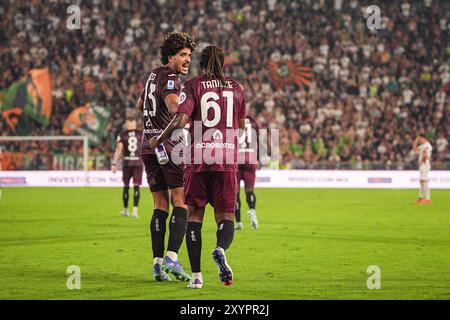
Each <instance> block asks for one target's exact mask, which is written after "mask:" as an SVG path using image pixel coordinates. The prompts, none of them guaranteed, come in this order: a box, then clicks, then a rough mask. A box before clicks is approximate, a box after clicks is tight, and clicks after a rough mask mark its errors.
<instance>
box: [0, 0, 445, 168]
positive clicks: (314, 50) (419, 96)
mask: <svg viewBox="0 0 450 320" xmlns="http://www.w3.org/2000/svg"><path fill="white" fill-rule="evenodd" d="M80 3H81V5H80V7H81V14H82V20H81V30H73V31H71V30H68V29H66V19H67V17H68V16H67V14H66V9H67V7H68V6H69V5H70V4H71V3H69V1H51V2H47V1H40V0H36V1H32V2H31V3H30V2H29V1H23V0H22V1H2V6H1V8H0V10H1V16H2V20H1V21H0V27H1V28H0V30H1V31H0V61H1V65H0V74H2V77H1V78H0V88H2V89H4V88H7V87H9V86H10V85H11V84H12V83H13V82H14V81H16V80H18V79H19V78H20V77H22V76H23V75H24V74H26V72H27V71H28V70H30V69H31V68H36V67H44V66H48V67H49V68H50V70H51V74H52V81H53V114H52V117H51V121H50V125H49V126H48V127H46V128H42V127H40V126H37V125H36V127H34V128H33V134H34V135H59V134H61V133H62V126H63V123H64V120H65V119H66V118H67V116H68V115H69V113H70V112H71V111H72V110H73V109H74V108H76V107H79V106H80V105H83V104H84V103H85V102H87V101H89V100H90V99H95V101H96V102H97V103H98V104H100V105H103V106H106V105H107V106H110V107H111V108H112V109H113V112H112V117H111V120H110V125H109V126H108V129H107V132H106V134H105V136H104V138H103V141H101V143H100V144H99V146H98V147H96V148H95V149H93V150H92V151H91V154H94V155H103V156H104V157H105V159H108V160H109V159H110V158H111V156H112V152H113V150H114V139H115V136H116V135H117V134H118V132H119V131H120V129H121V123H122V121H123V119H124V117H125V113H126V110H128V109H132V108H134V104H135V101H136V99H137V97H138V95H139V93H140V89H141V88H142V86H143V82H144V81H145V78H146V76H147V73H148V72H149V71H150V70H151V69H152V68H155V67H156V66H158V65H159V64H160V61H159V54H158V46H159V40H160V39H161V38H162V36H163V35H164V33H166V32H169V31H186V32H190V33H191V34H193V35H194V36H195V37H196V38H197V39H198V41H199V48H198V51H200V50H201V49H202V47H203V46H205V45H206V44H208V43H214V44H217V45H219V46H221V47H223V48H224V50H225V51H226V52H227V53H228V56H227V64H228V65H227V73H228V74H230V75H231V76H233V77H235V78H237V79H238V80H239V81H241V82H242V84H243V85H244V87H245V90H246V94H247V102H248V104H247V105H248V109H251V110H252V112H253V113H254V114H255V116H256V118H257V120H258V121H259V122H260V125H261V127H262V128H279V129H280V139H281V140H280V149H281V152H282V155H281V159H280V164H279V166H280V168H286V169H288V168H293V169H300V168H308V169H312V168H328V167H329V168H353V169H369V168H373V169H383V168H390V169H408V168H413V167H414V166H415V165H416V159H415V158H414V157H413V155H411V154H410V152H411V146H412V142H413V140H414V138H415V135H416V133H417V132H418V131H419V130H424V131H425V132H426V133H427V136H428V138H429V139H430V140H431V142H432V144H433V146H434V147H435V150H436V152H435V153H433V160H434V162H435V165H437V166H439V167H441V168H442V169H444V168H447V169H450V168H449V163H450V156H449V148H448V137H449V130H450V125H449V119H448V114H449V111H450V66H449V64H448V61H449V58H450V43H449V39H450V37H449V30H450V10H449V6H450V3H449V2H445V1H430V0H415V1H412V0H405V1H402V2H397V1H384V2H382V3H380V4H379V6H380V8H381V15H382V27H383V28H382V29H380V30H369V29H368V28H367V27H366V21H365V8H366V6H367V5H369V4H371V3H370V1H356V0H350V1H343V0H324V1H312V0H305V1H302V2H298V1H288V0H267V1H247V0H238V1H227V0H212V1H205V0H196V1H174V0H159V1H145V0H135V1H131V0H125V1H119V0H113V1H89V2H88V1H80ZM286 61H292V62H293V63H296V64H298V65H300V66H304V67H310V68H311V69H312V73H313V75H312V81H311V83H310V84H309V85H308V86H303V85H300V84H299V83H298V82H288V83H284V84H282V85H280V84H279V83H277V82H276V81H275V80H274V77H275V75H274V73H273V72H272V71H271V70H272V69H270V68H269V67H268V66H269V63H271V62H274V63H276V64H278V65H279V66H280V68H279V69H278V71H277V74H278V76H279V77H289V76H290V75H292V71H293V70H289V69H286V66H285V65H283V63H284V62H286ZM197 65H198V58H196V56H194V57H193V61H192V66H191V68H192V69H191V73H190V75H189V76H194V75H196V74H198V68H197ZM302 72H303V71H302ZM305 72H306V71H305ZM88 80H89V81H93V82H92V83H91V85H89V86H86V82H87V81H88ZM0 130H1V134H2V135H12V134H13V132H12V131H11V130H10V129H9V127H8V125H7V124H6V122H5V121H4V119H3V118H2V122H1V123H0ZM5 148H6V149H9V148H12V147H9V146H6V147H5ZM14 148H15V147H14ZM4 151H5V150H4ZM21 151H23V152H25V151H24V150H21ZM66 151H67V150H66ZM66 151H64V152H66ZM44 152H46V150H42V151H41V154H40V155H39V156H38V157H37V158H35V159H34V160H33V161H34V162H33V163H34V164H33V166H34V167H35V168H48V166H50V167H51V166H52V165H53V164H54V163H57V162H55V160H53V161H51V157H47V156H46V155H45V154H44ZM48 152H49V153H51V152H53V149H49V150H48ZM101 163H102V164H101V165H100V166H99V167H96V166H94V168H107V167H109V163H108V161H104V162H101Z"/></svg>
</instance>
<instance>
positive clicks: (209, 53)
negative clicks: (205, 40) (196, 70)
mask: <svg viewBox="0 0 450 320" xmlns="http://www.w3.org/2000/svg"><path fill="white" fill-rule="evenodd" d="M223 62H224V56H223V50H222V49H221V48H219V47H217V46H214V45H212V46H207V47H206V48H205V49H203V50H202V53H201V55H200V68H201V69H202V70H206V76H207V77H208V78H215V79H218V80H220V82H221V83H222V85H225V84H226V82H225V74H224V72H223Z"/></svg>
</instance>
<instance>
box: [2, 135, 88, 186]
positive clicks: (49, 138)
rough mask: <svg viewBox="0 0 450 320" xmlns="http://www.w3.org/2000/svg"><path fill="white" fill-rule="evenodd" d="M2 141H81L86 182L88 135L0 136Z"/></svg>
mask: <svg viewBox="0 0 450 320" xmlns="http://www.w3.org/2000/svg"><path fill="white" fill-rule="evenodd" d="M2 141H19V142H20V141H83V171H84V174H85V184H86V185H87V183H88V179H87V178H88V159H89V140H88V136H0V142H2Z"/></svg>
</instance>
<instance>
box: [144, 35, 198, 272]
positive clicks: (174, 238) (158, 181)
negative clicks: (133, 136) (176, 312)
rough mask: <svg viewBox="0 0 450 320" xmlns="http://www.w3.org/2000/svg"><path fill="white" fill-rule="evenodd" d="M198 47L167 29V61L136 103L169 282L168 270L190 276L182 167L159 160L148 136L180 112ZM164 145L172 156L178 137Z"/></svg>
mask: <svg viewBox="0 0 450 320" xmlns="http://www.w3.org/2000/svg"><path fill="white" fill-rule="evenodd" d="M194 50H195V42H194V39H193V38H192V36H191V35H189V34H187V33H180V32H172V33H169V34H167V35H166V37H165V38H164V39H163V40H162V42H161V45H160V51H161V61H162V63H163V66H161V67H159V68H156V69H155V70H153V71H152V72H151V73H150V75H149V76H148V78H147V81H146V84H145V87H144V89H143V90H142V93H141V97H140V98H139V100H138V103H137V105H136V108H137V110H139V111H140V112H142V114H143V117H144V139H143V143H142V160H143V162H144V166H145V171H146V173H147V181H148V185H149V187H150V191H151V192H152V196H153V208H154V211H153V216H152V219H151V222H150V233H151V240H152V249H153V277H154V278H155V280H157V281H170V277H169V275H168V273H171V274H173V275H174V276H175V277H176V278H177V279H179V280H182V281H189V280H190V279H191V277H190V276H189V275H188V274H187V273H185V272H184V271H183V268H182V266H181V263H180V262H179V260H178V250H179V249H180V247H181V244H182V242H183V239H184V235H185V233H186V223H187V210H186V205H185V204H184V188H183V167H182V166H180V165H177V164H175V163H174V162H173V161H171V160H169V162H168V163H165V164H160V163H159V162H158V158H157V155H156V154H155V151H154V148H150V145H149V142H148V140H149V139H150V138H152V137H156V136H158V135H159V134H161V132H162V131H163V130H164V129H165V128H166V127H167V125H168V124H169V123H170V121H172V119H173V117H174V114H175V113H176V112H177V109H178V103H179V95H180V92H181V87H182V85H181V80H180V78H179V75H180V74H183V75H186V74H187V73H188V71H189V65H190V61H191V54H192V52H193V51H194ZM164 147H165V149H166V151H167V153H168V155H169V158H170V153H171V152H172V148H173V147H174V142H173V141H169V140H168V141H166V142H164ZM169 192H170V194H169ZM169 199H171V201H172V205H173V211H172V216H171V217H170V219H169V241H168V245H167V253H166V255H165V257H164V250H165V248H164V241H165V233H166V221H167V218H168V215H169ZM163 257H164V259H163Z"/></svg>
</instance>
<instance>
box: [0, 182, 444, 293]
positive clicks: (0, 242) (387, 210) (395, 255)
mask: <svg viewBox="0 0 450 320" xmlns="http://www.w3.org/2000/svg"><path fill="white" fill-rule="evenodd" d="M141 190H142V192H141V205H140V219H138V220H133V219H131V218H124V217H121V216H120V215H119V210H120V208H121V189H119V188H3V190H2V199H1V200H0V230H1V233H0V299H193V300H194V299H218V300H222V299H287V300H291V299H449V298H450V191H448V190H432V199H433V203H432V204H431V205H416V204H415V203H414V200H415V198H416V196H417V190H337V189H335V190H330V189H259V190H256V195H257V213H258V217H259V220H260V229H258V230H256V231H255V230H252V228H251V227H250V223H249V221H248V218H247V216H246V214H245V212H246V210H247V205H246V203H245V198H244V196H243V194H242V193H241V197H242V201H243V222H244V225H245V228H244V229H243V230H240V231H236V233H235V238H234V242H233V244H232V247H231V248H230V249H229V250H228V253H227V257H228V261H229V263H230V265H231V266H232V267H233V271H234V276H235V277H234V283H233V285H232V286H230V287H225V286H223V285H222V284H221V283H220V281H219V279H218V275H217V269H216V266H215V264H214V262H213V260H212V258H211V251H212V249H213V248H214V246H215V234H216V226H215V224H214V218H213V215H212V210H211V208H210V207H208V211H207V213H206V215H205V223H204V226H203V256H202V268H203V277H204V285H203V289H201V290H192V289H187V288H186V283H180V282H175V281H174V282H171V283H157V282H155V281H153V279H152V277H151V265H152V257H151V246H150V231H149V220H150V215H151V211H152V203H151V199H150V197H151V196H150V192H149V191H148V190H147V189H146V188H142V189H141ZM180 259H181V261H182V263H183V265H184V267H185V269H186V271H187V272H190V268H189V260H188V257H187V253H186V248H185V243H183V245H182V249H181V251H180ZM70 265H78V266H79V267H80V269H81V289H80V290H68V289H67V287H66V281H67V278H68V277H69V276H70V274H68V273H66V271H67V267H68V266H70ZM370 265H377V266H379V267H380V270H381V289H379V290H377V289H374V290H369V289H367V279H368V274H367V268H368V266H370Z"/></svg>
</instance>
